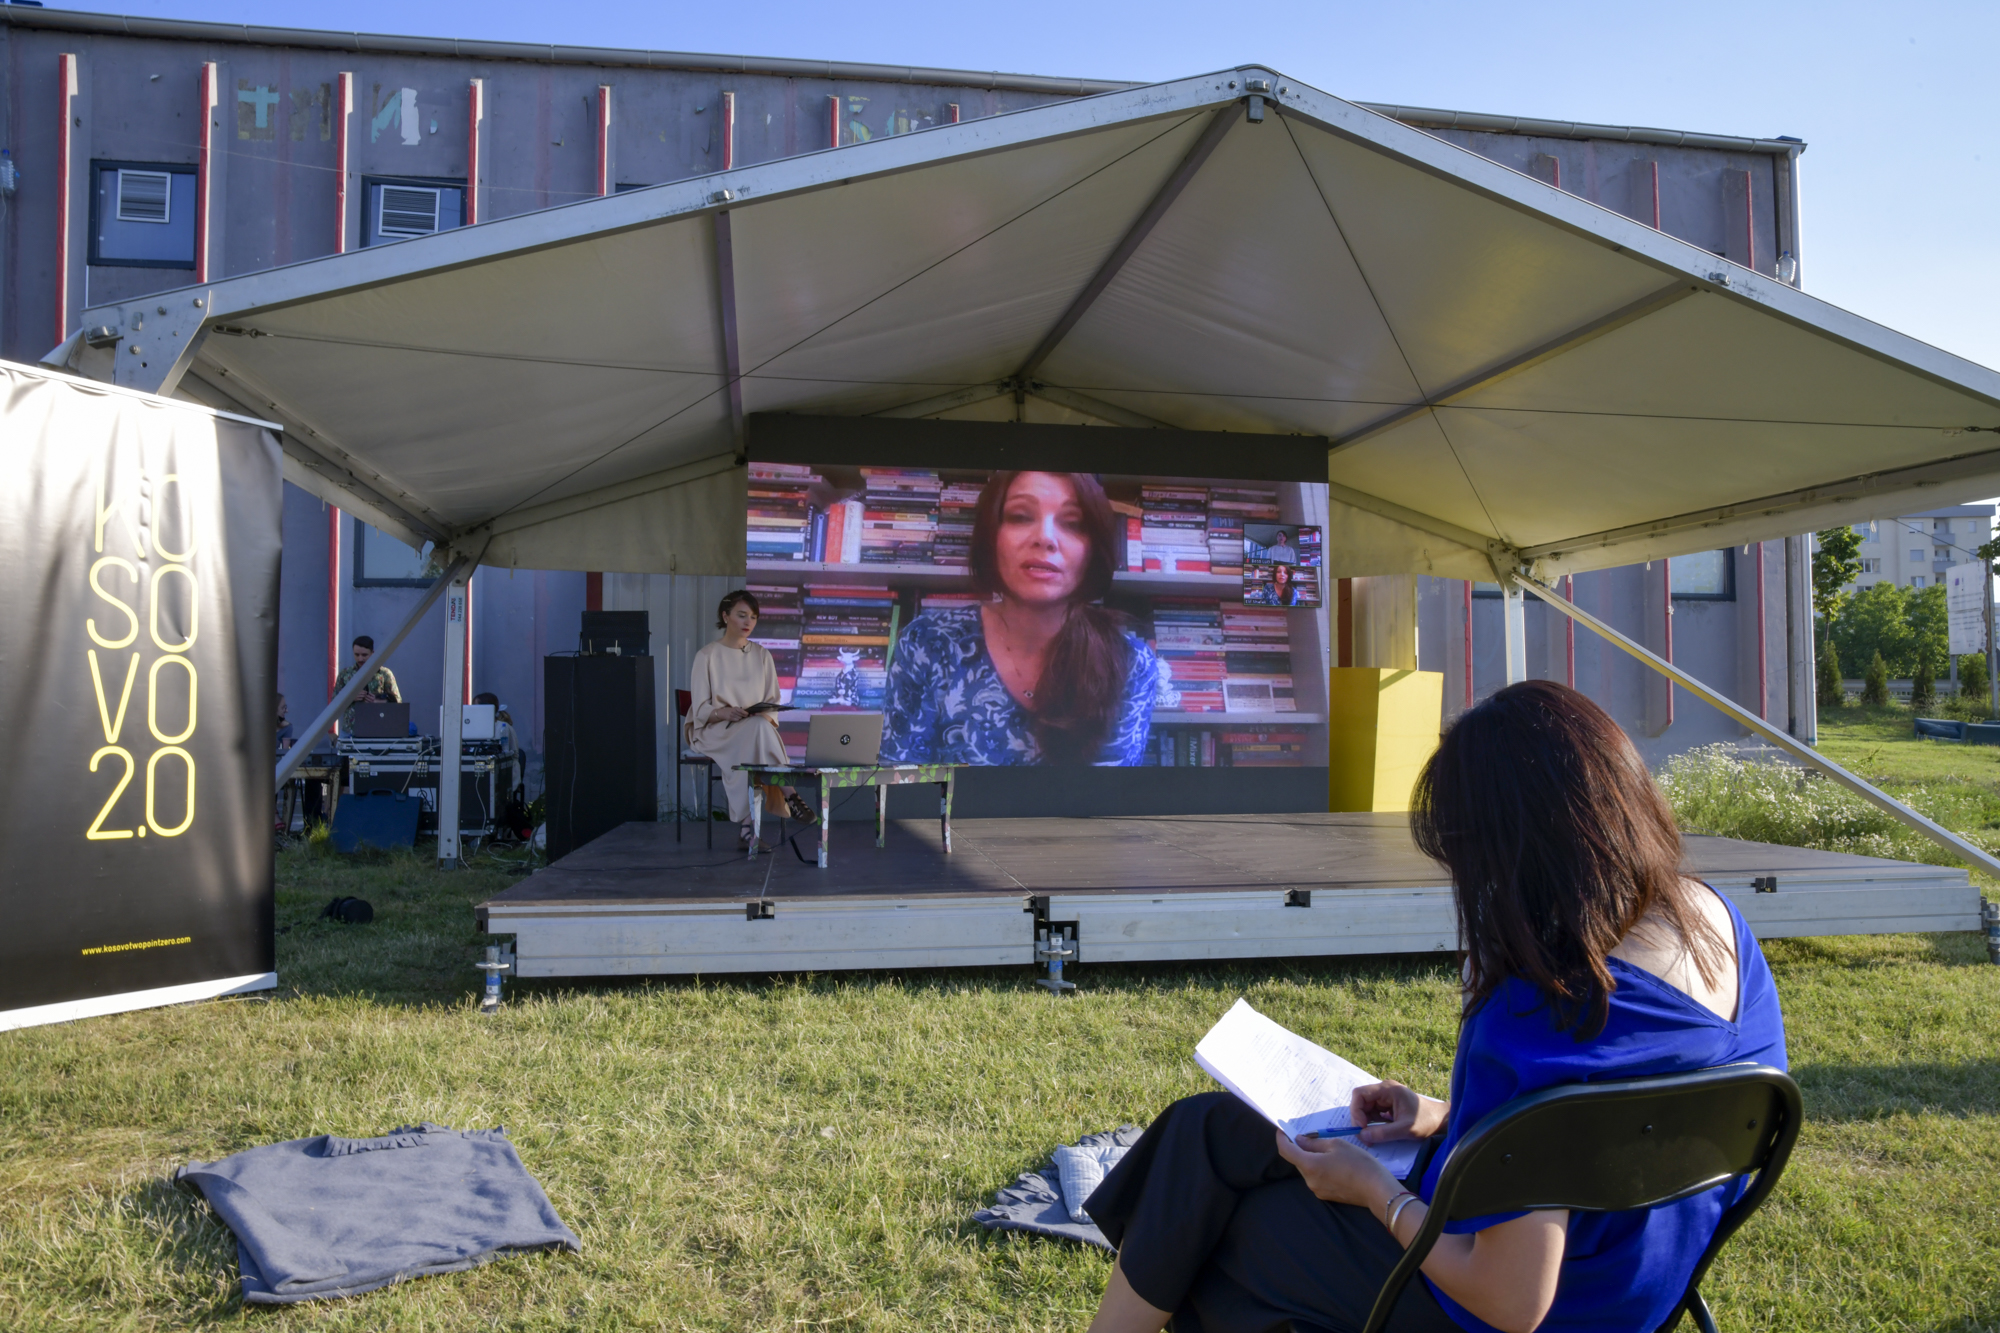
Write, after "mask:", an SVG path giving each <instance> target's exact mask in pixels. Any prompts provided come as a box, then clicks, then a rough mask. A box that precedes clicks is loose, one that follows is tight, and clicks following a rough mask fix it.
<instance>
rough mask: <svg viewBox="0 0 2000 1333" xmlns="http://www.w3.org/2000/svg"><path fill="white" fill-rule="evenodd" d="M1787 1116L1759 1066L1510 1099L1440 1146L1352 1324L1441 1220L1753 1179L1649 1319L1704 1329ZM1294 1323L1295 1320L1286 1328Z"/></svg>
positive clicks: (1779, 1082) (1794, 1102)
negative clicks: (1715, 1283)
mask: <svg viewBox="0 0 2000 1333" xmlns="http://www.w3.org/2000/svg"><path fill="white" fill-rule="evenodd" d="M1799 1121H1800V1107H1799V1088H1798V1085H1797V1084H1796V1083H1794V1082H1792V1080H1791V1079H1790V1078H1789V1077H1787V1076H1786V1075H1785V1074H1784V1073H1783V1072H1781V1071H1779V1070H1776V1069H1772V1068H1770V1067H1768V1066H1765V1065H1751V1064H1739V1065H1722V1066H1719V1067H1717V1068H1715V1069H1698V1070H1695V1071H1693V1072H1692V1073H1686V1074H1662V1075H1659V1076H1658V1077H1654V1078H1633V1079H1622V1080H1619V1081H1616V1082H1606V1083H1571V1084H1564V1085H1563V1086H1561V1087H1555V1088H1544V1089H1543V1090H1542V1091H1540V1092H1533V1093H1529V1094H1528V1095H1527V1096H1525V1097H1517V1098H1515V1099H1514V1100H1513V1101H1511V1102H1509V1103H1507V1104H1506V1105H1505V1106H1503V1107H1501V1108H1500V1109H1499V1110H1497V1111H1495V1112H1493V1113H1492V1114H1491V1115H1489V1116H1487V1117H1486V1118H1485V1119H1483V1120H1481V1121H1480V1122H1479V1123H1478V1124H1477V1125H1475V1126H1474V1127H1473V1129H1472V1132H1471V1133H1470V1134H1468V1135H1466V1136H1465V1137H1464V1138H1463V1139H1461V1140H1460V1141H1459V1143H1458V1145H1457V1146H1456V1147H1455V1148H1453V1149H1452V1153H1451V1156H1450V1157H1449V1158H1447V1159H1446V1160H1445V1164H1444V1168H1443V1170H1442V1171H1440V1172H1439V1174H1438V1183H1437V1190H1436V1192H1435V1194H1434V1196H1433V1198H1432V1200H1431V1207H1430V1212H1429V1215H1428V1216H1426V1217H1425V1218H1424V1224H1423V1226H1422V1227H1421V1228H1420V1229H1419V1230H1418V1231H1417V1234H1416V1236H1415V1237H1414V1238H1413V1239H1412V1240H1411V1241H1410V1246H1409V1248H1408V1249H1407V1250H1405V1251H1404V1252H1403V1258H1402V1260H1401V1262H1399V1263H1398V1264H1397V1265H1396V1268H1395V1271H1393V1272H1392V1273H1390V1274H1389V1280H1388V1281H1387V1282H1384V1283H1383V1284H1382V1291H1381V1294H1380V1295H1378V1296H1377V1297H1376V1298H1375V1308H1374V1309H1373V1310H1372V1311H1371V1312H1370V1313H1369V1315H1368V1322H1367V1324H1366V1325H1364V1326H1363V1330H1362V1333H1381V1330H1382V1328H1383V1326H1384V1325H1386V1324H1387V1323H1388V1322H1389V1314H1390V1311H1392V1310H1393V1309H1394V1308H1395V1305H1396V1298H1397V1296H1398V1295H1400V1294H1401V1293H1402V1290H1403V1287H1404V1286H1405V1285H1406V1284H1407V1283H1408V1282H1409V1280H1410V1279H1411V1277H1413V1276H1415V1274H1416V1271H1417V1269H1418V1267H1419V1266H1420V1265H1421V1264H1422V1263H1423V1261H1424V1257H1425V1256H1426V1255H1428V1254H1429V1253H1430V1251H1431V1246H1432V1245H1434V1244H1436V1243H1437V1238H1438V1235H1439V1234H1440V1233H1441V1232H1442V1231H1443V1229H1444V1225H1445V1223H1447V1222H1452V1221H1457V1220H1460V1219H1463V1218H1468V1217H1484V1216H1487V1215H1488V1214H1492V1213H1512V1212H1521V1211H1527V1210H1534V1209H1545V1208H1567V1209H1569V1210H1571V1211H1572V1212H1623V1211H1627V1210H1631V1209H1637V1208H1651V1207H1653V1206H1655V1205H1657V1204H1663V1203H1672V1202H1674V1201H1675V1200H1677V1199H1685V1198H1689V1197H1691V1196H1692V1195H1696V1194H1700V1193H1702V1192H1704V1191H1706V1190H1711V1189H1714V1188H1715V1187H1716V1186H1718V1185H1722V1184H1725V1183H1727V1182H1728V1181H1731V1180H1735V1179H1736V1178H1738V1177H1740V1176H1753V1178H1752V1179H1751V1181H1750V1187H1749V1189H1748V1190H1747V1191H1745V1192H1744V1195H1743V1197H1742V1198H1741V1199H1738V1200H1737V1201H1736V1203H1735V1204H1733V1205H1732V1206H1731V1207H1730V1208H1729V1209H1728V1210H1727V1211H1726V1212H1724V1213H1723V1215H1722V1221H1721V1222H1720V1224H1718V1225H1717V1227H1716V1228H1715V1237H1714V1239H1712V1240H1710V1241H1709V1243H1708V1248H1707V1249H1706V1250H1704V1251H1702V1256H1701V1261H1700V1262H1699V1263H1697V1264H1696V1265H1695V1266H1694V1273H1693V1274H1692V1275H1691V1276H1690V1277H1689V1278H1688V1284H1687V1290H1686V1291H1685V1292H1684V1293H1682V1295H1681V1299H1680V1301H1679V1303H1678V1304H1676V1305H1675V1306H1674V1309H1673V1313H1672V1314H1670V1315H1668V1316H1667V1318H1666V1321H1665V1322H1664V1323H1662V1324H1661V1325H1660V1333H1666V1331H1667V1330H1669V1329H1671V1328H1673V1326H1674V1325H1675V1324H1677V1323H1679V1322H1680V1318H1681V1315H1682V1313H1683V1312H1685V1313H1688V1314H1691V1315H1693V1316H1694V1323H1695V1327H1696V1328H1697V1329H1699V1330H1700V1333H1716V1330H1715V1319H1714V1316H1712V1315H1711V1314H1709V1311H1708V1303H1707V1302H1706V1301H1704V1300H1702V1298H1701V1291H1700V1289H1699V1288H1700V1285H1701V1279H1702V1277H1703V1276H1704V1275H1705V1274H1706V1273H1707V1272H1708V1267H1709V1265H1710V1264H1711V1263H1713V1262H1714V1261H1715V1256H1716V1254H1717V1253H1719V1252H1720V1251H1721V1249H1722V1246H1723V1243H1724V1242H1725V1241H1727V1240H1728V1239H1729V1237H1730V1236H1731V1235H1732V1234H1734V1232H1735V1231H1736V1229H1737V1228H1738V1227H1740V1226H1742V1225H1743V1222H1744V1220H1745V1219H1746V1218H1748V1217H1749V1216H1750V1214H1751V1213H1754V1212H1755V1211H1757V1205H1759V1204H1761V1203H1762V1202H1763V1201H1764V1199H1765V1196H1767V1195H1769V1194H1770V1192H1771V1188H1772V1187H1773V1186H1774V1185H1776V1184H1777V1183H1778V1177H1779V1175H1780V1174H1782V1173H1783V1172H1784V1169H1785V1161H1786V1159H1787V1158H1789V1157H1790V1156H1791V1152H1792V1144H1793V1143H1794V1142H1795V1141H1796V1140H1797V1139H1798V1136H1799ZM1753 1173H1754V1175H1753ZM1303 1327H1304V1326H1302V1325H1295V1326H1294V1333H1302V1330H1303Z"/></svg>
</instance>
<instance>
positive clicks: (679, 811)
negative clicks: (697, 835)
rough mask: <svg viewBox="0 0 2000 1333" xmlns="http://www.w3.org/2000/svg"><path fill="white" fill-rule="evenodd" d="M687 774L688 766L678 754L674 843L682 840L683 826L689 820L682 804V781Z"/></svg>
mask: <svg viewBox="0 0 2000 1333" xmlns="http://www.w3.org/2000/svg"><path fill="white" fill-rule="evenodd" d="M686 774H687V765H686V764H685V763H683V762H682V761H681V759H680V756H679V754H678V753H676V754H675V756H674V841H675V842H679V841H680V840H681V825H682V824H683V823H684V822H686V820H687V814H688V812H687V806H685V805H683V804H682V803H681V779H682V778H683V777H684V776H686Z"/></svg>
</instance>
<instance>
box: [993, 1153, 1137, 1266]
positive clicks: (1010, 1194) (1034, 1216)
mask: <svg viewBox="0 0 2000 1333" xmlns="http://www.w3.org/2000/svg"><path fill="white" fill-rule="evenodd" d="M1145 1132H1146V1131H1144V1130H1143V1129H1140V1128H1139V1127H1138V1126H1137V1125H1120V1126H1119V1127H1118V1128H1116V1129H1107V1130H1105V1131H1103V1132H1102V1133H1099V1134H1086V1135H1084V1136H1083V1137H1082V1138H1080V1139H1078V1140H1077V1141H1076V1142H1077V1146H1078V1147H1084V1148H1087V1147H1095V1146H1096V1145H1097V1144H1100V1143H1111V1144H1116V1145H1117V1146H1118V1147H1120V1148H1129V1147H1131V1146H1132V1145H1133V1144H1135V1143H1137V1142H1138V1141H1139V1136H1140V1135H1141V1134H1143V1133H1145ZM972 1220H973V1221H975V1222H977V1223H979V1225H980V1226H982V1227H985V1228H986V1229H987V1230H988V1231H1029V1232H1033V1233H1034V1234H1035V1235H1037V1236H1053V1237H1054V1238H1056V1239H1057V1240H1076V1241H1082V1242H1083V1243H1084V1244H1085V1245H1095V1246H1097V1248H1099V1249H1100V1250H1108V1249H1110V1248H1111V1242H1110V1241H1108V1240H1106V1239H1105V1238H1104V1233H1103V1232H1102V1231H1099V1230H1098V1229H1097V1224H1096V1223H1095V1222H1072V1221H1070V1217H1069V1209H1068V1207H1067V1206H1065V1205H1064V1203H1063V1192H1062V1178H1061V1177H1060V1176H1059V1175H1057V1173H1056V1164H1055V1161H1054V1160H1053V1159H1051V1160H1050V1162H1049V1164H1048V1165H1047V1166H1045V1167H1043V1168H1042V1169H1041V1170H1039V1171H1023V1172H1022V1173H1021V1175H1020V1177H1019V1178H1018V1179H1017V1180H1015V1182H1014V1183H1013V1184H1011V1185H1009V1186H1008V1187H1007V1188H1005V1189H1003V1190H1001V1191H1000V1192H999V1193H998V1194H996V1195H994V1196H993V1203H992V1205H991V1206H990V1207H986V1208H981V1209H980V1210H979V1211H978V1212H976V1213H974V1214H973V1215H972Z"/></svg>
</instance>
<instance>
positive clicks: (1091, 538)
mask: <svg viewBox="0 0 2000 1333" xmlns="http://www.w3.org/2000/svg"><path fill="white" fill-rule="evenodd" d="M1021 475H1022V474H1021V473H1019V472H995V473H994V474H993V475H992V476H991V477H989V478H988V479H987V481H986V489H985V490H983V491H981V492H980V493H979V505H978V507H977V508H976V509H975V510H974V511H973V519H972V551H971V554H970V556H969V563H970V565H971V574H972V586H973V588H974V590H975V591H977V592H979V593H981V594H982V595H984V596H986V597H993V596H996V595H998V594H1000V593H1003V592H1004V591H1005V590H1006V589H1005V585H1004V584H1003V583H1002V581H1001V578H1000V562H999V554H998V548H999V544H1000V520H1001V516H1002V514H1003V513H1004V511H1005V510H1006V508H1007V494H1008V492H1009V491H1011V490H1012V489H1013V487H1014V479H1015V478H1016V477H1018V476H1021ZM1050 475H1051V476H1057V477H1062V478H1065V479H1066V480H1067V481H1068V482H1069V485H1070V490H1071V491H1072V492H1074V493H1075V495H1076V503H1077V507H1078V508H1080V509H1081V510H1082V511H1083V531H1084V536H1085V538H1086V540H1088V542H1089V543H1090V555H1089V557H1088V558H1087V560H1086V561H1085V563H1084V568H1083V574H1082V577H1081V578H1079V579H1078V580H1077V585H1076V591H1075V592H1073V593H1071V594H1070V603H1069V616H1068V618H1067V619H1066V620H1064V621H1063V627H1062V629H1060V630H1059V631H1057V633H1056V637H1055V642H1053V643H1051V644H1050V645H1049V655H1048V662H1047V664H1046V665H1045V666H1044V667H1043V669H1042V679H1041V683H1040V685H1039V686H1038V687H1037V689H1036V691H1035V711H1034V713H1033V714H1032V720H1033V725H1034V729H1035V741H1036V743H1037V744H1039V745H1040V746H1041V748H1042V754H1043V755H1044V756H1045V757H1046V758H1047V759H1048V761H1049V762H1050V763H1052V764H1090V763H1095V762H1096V761H1097V756H1098V755H1099V754H1100V753H1102V752H1103V749H1104V740H1105V737H1106V736H1108V735H1109V734H1110V732H1111V724H1112V720H1113V719H1114V718H1115V717H1116V716H1117V714H1118V707H1119V704H1120V703H1121V702H1122V701H1123V699H1124V697H1125V678H1126V676H1127V675H1128V674H1129V673H1130V671H1131V667H1132V649H1131V645H1130V644H1128V643H1127V642H1126V640H1125V632H1124V621H1123V618H1122V617H1120V616H1119V615H1118V614H1117V613H1116V612H1113V611H1107V610H1105V609H1104V608H1103V607H1101V606H1094V605H1092V603H1094V602H1096V601H1098V600H1099V599H1100V598H1102V597H1103V596H1104V594H1106V593H1107V592H1109V591H1111V572H1112V563H1111V562H1112V556H1113V553H1114V552H1115V551H1116V550H1117V531H1118V530H1117V526H1116V522H1115V517H1114V515H1113V514H1112V512H1111V502H1110V501H1109V500H1107V499H1105V498H1104V487H1103V486H1101V485H1099V484H1098V481H1097V478H1096V477H1094V476H1092V475H1091V474H1090V473H1088V472H1056V473H1051V474H1050Z"/></svg>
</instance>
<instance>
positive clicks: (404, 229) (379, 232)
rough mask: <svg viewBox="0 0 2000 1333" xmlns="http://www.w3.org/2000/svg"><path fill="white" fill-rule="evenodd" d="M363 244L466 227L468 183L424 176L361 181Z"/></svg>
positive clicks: (370, 178) (365, 179)
mask: <svg viewBox="0 0 2000 1333" xmlns="http://www.w3.org/2000/svg"><path fill="white" fill-rule="evenodd" d="M362 200H363V203H362V210H361V227H362V244H363V245H380V244H382V243H384V242H386V241H403V240H408V239H409V238H410V237H412V236H428V235H430V234H431V233H432V232H436V231H450V230H452V229H453V228H455V227H462V226H464V225H465V182H464V181H462V180H451V179H447V178H437V177H421V176H364V177H363V178H362Z"/></svg>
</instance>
